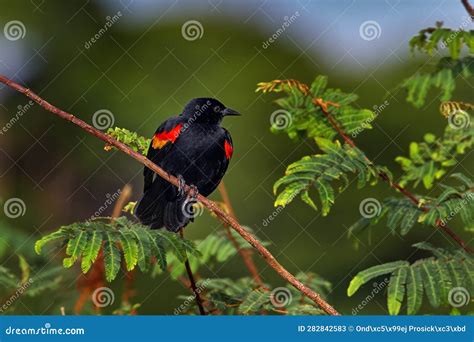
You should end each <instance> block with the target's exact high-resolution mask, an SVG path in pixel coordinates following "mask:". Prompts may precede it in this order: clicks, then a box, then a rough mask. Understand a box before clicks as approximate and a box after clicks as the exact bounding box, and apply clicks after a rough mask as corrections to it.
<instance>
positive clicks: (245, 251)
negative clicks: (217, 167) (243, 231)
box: [218, 181, 265, 287]
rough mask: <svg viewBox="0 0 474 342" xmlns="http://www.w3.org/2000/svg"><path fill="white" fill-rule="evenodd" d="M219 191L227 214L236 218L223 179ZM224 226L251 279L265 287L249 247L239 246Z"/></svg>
mask: <svg viewBox="0 0 474 342" xmlns="http://www.w3.org/2000/svg"><path fill="white" fill-rule="evenodd" d="M218 189H219V192H220V194H221V197H222V200H223V201H224V203H225V205H226V207H227V210H228V211H229V214H230V215H231V216H232V217H233V218H235V219H237V217H236V216H235V211H234V208H233V207H232V202H231V201H230V197H229V193H228V192H227V189H226V187H225V184H224V181H221V183H220V184H219V187H218ZM224 228H225V231H226V235H227V238H228V239H229V241H230V242H231V243H232V244H233V245H234V247H235V249H236V250H237V252H238V253H239V254H240V256H241V257H242V259H243V261H244V264H245V266H246V267H247V269H248V271H249V272H250V274H251V275H252V278H253V280H254V281H255V282H256V283H257V284H258V285H259V286H261V287H265V284H264V283H263V281H262V278H261V277H260V274H259V273H258V269H257V266H255V263H254V262H253V257H252V255H253V253H252V250H251V249H250V248H241V246H240V244H239V242H238V241H237V240H236V239H235V237H234V236H233V235H232V232H231V230H230V228H229V226H228V225H227V224H224Z"/></svg>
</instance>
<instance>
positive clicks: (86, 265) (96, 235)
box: [81, 230, 102, 274]
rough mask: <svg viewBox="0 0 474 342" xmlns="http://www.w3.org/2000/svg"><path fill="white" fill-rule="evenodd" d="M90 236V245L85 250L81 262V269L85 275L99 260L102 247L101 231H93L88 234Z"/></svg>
mask: <svg viewBox="0 0 474 342" xmlns="http://www.w3.org/2000/svg"><path fill="white" fill-rule="evenodd" d="M88 234H89V236H88V244H87V246H86V247H85V248H84V252H83V254H82V262H81V269H82V272H83V273H84V274H85V273H87V272H88V271H89V269H90V268H91V266H92V264H93V263H94V261H95V260H96V259H97V256H98V255H99V251H100V247H101V246H102V232H101V231H100V230H93V231H90V232H88Z"/></svg>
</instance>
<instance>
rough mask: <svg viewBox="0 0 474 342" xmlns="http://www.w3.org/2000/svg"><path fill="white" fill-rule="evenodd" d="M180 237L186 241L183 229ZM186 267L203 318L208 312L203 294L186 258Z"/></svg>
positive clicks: (180, 231)
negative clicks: (203, 300) (205, 308)
mask: <svg viewBox="0 0 474 342" xmlns="http://www.w3.org/2000/svg"><path fill="white" fill-rule="evenodd" d="M179 235H181V238H182V239H184V232H183V228H181V229H180V230H179ZM184 266H185V267H186V273H188V278H189V284H190V285H191V290H192V291H193V294H194V298H195V299H196V304H197V306H198V308H199V314H200V315H201V316H206V315H207V313H206V310H204V306H203V305H202V298H201V294H200V293H199V290H198V288H197V286H196V281H195V280H194V275H193V270H192V269H191V265H190V264H189V259H188V258H186V260H185V261H184Z"/></svg>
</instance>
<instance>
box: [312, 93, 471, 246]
mask: <svg viewBox="0 0 474 342" xmlns="http://www.w3.org/2000/svg"><path fill="white" fill-rule="evenodd" d="M313 103H314V104H315V105H316V106H319V108H320V109H321V111H322V112H323V114H324V116H325V117H326V118H327V119H328V121H329V123H330V124H331V126H332V127H333V128H334V129H335V130H336V131H337V133H338V134H339V135H340V136H341V137H342V139H344V141H345V142H346V143H347V144H348V145H350V146H351V147H353V148H357V145H356V144H355V143H354V141H353V140H352V139H351V138H349V136H348V135H347V134H346V133H345V132H344V130H343V129H342V128H341V126H340V124H339V123H338V122H337V120H336V119H334V117H333V116H332V115H331V114H329V112H328V105H332V106H338V105H337V104H335V103H332V102H327V101H324V100H323V99H321V98H315V99H313ZM364 157H365V160H366V161H367V163H368V165H369V167H374V163H373V162H372V161H371V160H370V159H369V158H368V157H367V156H365V155H364ZM376 171H377V174H378V176H379V178H380V179H382V180H383V181H384V182H386V183H388V184H389V186H390V187H391V188H393V189H395V190H397V191H399V192H400V193H402V194H403V195H404V196H405V197H407V198H408V199H409V200H410V201H412V202H413V204H415V205H416V206H417V207H418V208H420V210H422V211H424V212H428V211H429V210H430V209H429V208H427V207H426V206H425V205H423V204H422V203H420V201H419V200H418V198H416V196H415V195H414V194H412V193H411V192H410V191H408V190H407V189H405V188H404V187H402V186H401V185H400V184H398V183H397V182H394V181H392V180H391V179H390V178H389V177H388V175H387V174H386V173H385V172H383V171H379V170H376ZM436 227H437V228H439V229H441V230H442V231H443V232H444V233H445V234H446V235H448V236H449V237H450V238H452V239H453V240H454V241H456V243H457V244H458V245H459V246H461V247H462V248H463V249H464V250H465V251H466V252H468V253H474V251H473V250H472V249H471V248H470V247H469V246H468V245H467V244H466V242H464V241H463V240H462V239H461V238H460V237H459V236H458V235H456V233H455V232H454V231H453V230H452V229H451V228H449V227H448V226H447V225H445V224H442V223H441V222H440V221H438V222H436Z"/></svg>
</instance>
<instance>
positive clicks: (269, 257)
mask: <svg viewBox="0 0 474 342" xmlns="http://www.w3.org/2000/svg"><path fill="white" fill-rule="evenodd" d="M0 82H1V83H4V84H6V85H7V86H8V87H10V88H12V89H14V90H16V91H18V92H20V93H22V94H24V95H26V96H28V97H29V98H30V99H31V100H33V101H35V102H36V103H38V104H39V105H40V106H41V107H43V108H44V109H46V110H47V111H49V112H51V113H53V114H55V115H57V116H59V117H60V118H62V119H64V120H67V121H69V122H72V123H73V124H75V125H77V126H79V127H80V128H82V129H83V130H85V131H86V132H88V133H90V134H91V135H93V136H95V137H97V138H99V139H100V140H102V141H104V142H105V143H107V144H109V145H112V146H114V147H116V148H117V149H119V150H120V151H122V152H124V153H125V154H128V155H129V156H130V157H132V158H133V159H135V160H137V161H138V162H140V163H141V164H143V165H145V166H147V167H148V168H150V169H151V170H153V171H154V172H155V173H156V174H157V175H158V176H160V177H161V178H163V179H165V180H166V181H168V182H170V183H171V184H173V185H174V186H176V187H178V185H179V184H178V179H177V178H176V177H174V176H172V175H170V174H168V173H167V172H166V171H164V170H163V169H161V168H160V167H159V166H157V165H156V164H155V163H153V162H152V161H151V160H149V159H148V158H146V157H145V156H143V155H141V154H140V153H139V152H136V151H134V150H132V149H131V148H130V147H128V146H127V145H125V144H123V143H121V142H119V141H117V140H116V139H114V138H112V137H111V136H109V135H107V134H105V133H104V132H102V131H99V130H98V129H96V128H94V127H92V126H91V125H89V124H88V123H86V122H85V121H83V120H81V119H79V118H77V117H75V116H74V115H72V114H70V113H67V112H65V111H63V110H61V109H59V108H57V107H55V106H53V105H52V104H50V103H49V102H47V101H46V100H44V99H42V98H41V97H39V96H38V95H36V94H35V93H34V92H32V91H31V90H30V89H27V88H25V87H23V86H21V85H19V84H18V83H16V82H14V81H12V80H10V79H9V78H7V77H5V76H3V75H0ZM185 190H186V191H189V190H190V189H189V186H186V189H185ZM197 199H198V200H199V201H200V202H201V203H202V204H203V205H204V206H205V207H206V208H207V209H209V210H210V211H212V212H213V213H214V214H216V215H217V217H218V218H219V219H220V220H221V221H222V222H223V223H225V224H227V225H229V226H230V227H231V228H232V229H234V230H235V231H236V232H237V233H239V234H240V235H241V236H242V237H243V238H244V239H245V240H246V241H247V242H248V243H249V244H250V245H252V246H253V247H254V248H255V249H256V250H257V251H258V252H259V254H260V255H261V256H262V257H263V259H264V260H265V262H266V263H267V264H268V265H269V266H270V267H271V268H273V269H274V270H275V271H276V272H277V273H278V274H279V275H280V276H281V277H282V278H283V279H285V280H286V281H288V282H289V283H290V284H291V285H293V286H294V287H295V288H296V289H297V290H299V291H300V292H301V293H302V294H304V295H305V296H307V297H308V298H310V299H311V300H312V301H314V302H315V303H316V304H317V305H319V307H321V309H323V310H324V311H325V312H326V313H328V314H329V315H340V314H339V312H338V311H336V309H334V308H333V307H332V306H331V305H330V304H329V303H327V302H326V301H325V300H324V299H323V298H322V297H321V296H320V295H319V294H318V293H316V292H314V291H313V290H311V289H310V288H309V287H307V286H306V285H304V284H303V283H302V282H300V281H299V280H298V279H297V278H296V277H295V276H294V275H293V274H291V273H290V272H289V271H288V270H287V269H286V268H284V267H283V266H282V265H281V264H280V263H279V262H278V261H277V260H276V259H275V257H274V256H273V254H271V253H270V251H269V250H268V249H266V248H265V246H263V245H262V244H261V243H260V241H258V240H257V239H256V238H255V237H254V236H253V235H252V234H250V233H249V232H248V231H247V230H245V229H244V228H243V227H242V226H241V225H240V224H239V223H238V222H237V220H236V219H235V218H233V217H232V216H230V215H227V214H226V213H225V212H224V211H223V210H222V209H220V208H219V207H218V205H217V204H216V203H214V202H213V201H211V200H208V199H207V198H206V197H204V196H202V195H198V197H197Z"/></svg>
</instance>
